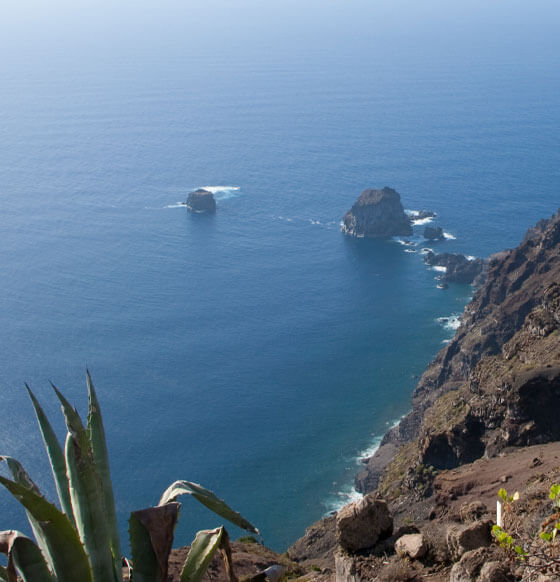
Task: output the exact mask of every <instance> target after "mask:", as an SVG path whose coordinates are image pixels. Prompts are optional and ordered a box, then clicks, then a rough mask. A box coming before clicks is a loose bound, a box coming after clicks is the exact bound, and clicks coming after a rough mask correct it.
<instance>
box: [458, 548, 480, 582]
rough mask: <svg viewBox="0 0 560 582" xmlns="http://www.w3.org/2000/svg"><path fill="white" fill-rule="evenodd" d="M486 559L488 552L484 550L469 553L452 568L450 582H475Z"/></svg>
mask: <svg viewBox="0 0 560 582" xmlns="http://www.w3.org/2000/svg"><path fill="white" fill-rule="evenodd" d="M486 558H487V556H486V551H485V550H483V549H478V550H472V551H470V552H467V553H466V554H464V555H463V557H462V558H461V560H460V561H459V562H457V563H456V564H454V565H453V568H451V573H450V575H449V582H475V581H476V580H477V578H478V574H479V573H480V570H481V569H482V566H483V565H484V562H485V560H486Z"/></svg>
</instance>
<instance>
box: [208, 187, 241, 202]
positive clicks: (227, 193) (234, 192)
mask: <svg viewBox="0 0 560 582" xmlns="http://www.w3.org/2000/svg"><path fill="white" fill-rule="evenodd" d="M202 189H203V190H208V192H212V194H214V198H216V200H227V199H228V198H236V197H237V196H239V190H241V187H240V186H202Z"/></svg>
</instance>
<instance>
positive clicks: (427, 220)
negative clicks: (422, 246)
mask: <svg viewBox="0 0 560 582" xmlns="http://www.w3.org/2000/svg"><path fill="white" fill-rule="evenodd" d="M433 220H434V217H433V216H426V218H418V219H416V220H414V219H413V220H412V224H413V226H421V225H422V224H428V223H430V222H433Z"/></svg>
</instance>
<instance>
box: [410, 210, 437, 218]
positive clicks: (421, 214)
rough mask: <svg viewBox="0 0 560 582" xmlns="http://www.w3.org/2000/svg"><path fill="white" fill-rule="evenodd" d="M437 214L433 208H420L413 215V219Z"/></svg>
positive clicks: (432, 216) (431, 216) (433, 216)
mask: <svg viewBox="0 0 560 582" xmlns="http://www.w3.org/2000/svg"><path fill="white" fill-rule="evenodd" d="M436 216H437V214H436V213H435V212H433V211H432V210H418V211H416V212H415V213H414V214H413V215H412V216H411V218H412V220H424V219H425V218H435V217H436Z"/></svg>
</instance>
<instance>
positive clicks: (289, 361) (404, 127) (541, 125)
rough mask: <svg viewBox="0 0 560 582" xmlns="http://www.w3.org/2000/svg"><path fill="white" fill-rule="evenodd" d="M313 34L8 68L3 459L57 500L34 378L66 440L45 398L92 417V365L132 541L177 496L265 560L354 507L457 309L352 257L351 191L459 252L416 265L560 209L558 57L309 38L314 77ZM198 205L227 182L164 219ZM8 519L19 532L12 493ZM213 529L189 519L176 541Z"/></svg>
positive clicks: (414, 280) (471, 250)
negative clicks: (411, 215)
mask: <svg viewBox="0 0 560 582" xmlns="http://www.w3.org/2000/svg"><path fill="white" fill-rule="evenodd" d="M470 25H471V27H472V26H474V25H472V23H471V24H470ZM411 26H412V25H411ZM475 29H476V27H475V28H473V30H475ZM302 38H303V36H302V37H301V38H300V37H298V36H297V35H296V38H295V48H294V47H293V46H292V47H291V48H288V49H286V50H271V51H270V52H268V53H267V52H266V51H265V52H261V51H258V50H248V49H247V50H242V49H240V48H239V46H243V45H242V43H238V44H235V45H234V46H233V48H232V50H226V49H224V46H223V45H221V44H220V45H219V46H217V47H216V49H215V50H213V49H212V46H211V45H209V44H207V43H203V44H202V46H198V45H197V44H196V43H194V44H193V46H190V47H189V51H184V53H182V52H181V51H178V50H176V51H173V52H172V54H170V55H166V58H163V56H162V54H159V53H156V54H142V57H141V58H136V59H135V58H131V57H130V54H129V53H127V52H126V51H124V52H123V54H116V55H112V56H111V58H109V56H107V54H104V53H103V54H99V55H98V57H97V58H96V59H90V60H87V61H83V60H81V59H82V57H81V56H80V55H78V56H76V57H73V56H72V55H69V54H64V55H62V56H61V55H57V56H56V57H48V58H47V57H45V58H42V57H41V55H39V56H38V55H36V54H31V53H30V54H27V53H26V54H20V55H17V57H16V56H14V57H13V58H11V59H8V60H7V62H5V63H3V65H2V92H1V93H0V111H1V114H2V116H1V119H0V140H1V141H0V148H1V156H0V196H1V213H0V237H1V241H2V245H1V249H0V253H1V255H0V256H1V260H2V294H1V295H0V322H1V324H2V325H1V326H0V342H1V346H2V349H1V350H0V443H1V450H0V453H2V454H10V455H12V456H15V457H17V458H18V459H20V460H21V461H22V462H23V463H24V464H25V465H26V466H28V467H29V468H30V472H31V473H32V476H33V477H34V478H35V479H36V480H37V482H38V483H39V484H40V485H41V487H42V488H44V490H45V491H46V492H47V493H48V494H49V495H53V487H52V485H50V475H49V471H48V467H47V464H46V461H45V458H44V453H43V450H42V445H41V442H40V438H39V436H38V434H37V430H36V426H35V421H34V417H33V414H32V410H31V406H30V404H29V403H28V400H27V396H26V394H25V390H24V382H28V383H29V384H30V385H31V386H32V388H33V389H34V390H35V392H36V393H37V395H38V396H39V397H40V399H41V400H42V402H43V403H44V405H45V408H46V409H47V411H48V412H49V413H50V414H51V416H52V417H53V421H54V422H57V423H59V424H61V423H62V419H61V415H60V413H59V411H58V407H57V405H56V403H55V399H54V398H53V395H52V394H51V392H50V388H49V384H48V382H49V380H52V381H53V382H54V383H55V384H57V386H58V387H59V388H60V389H61V390H62V391H63V392H64V393H65V394H66V395H67V396H68V397H69V398H70V400H71V401H72V402H74V403H75V404H76V405H77V406H78V408H79V410H80V411H82V412H85V408H86V396H85V394H86V393H85V368H86V366H88V367H89V368H90V370H91V372H92V375H93V378H94V381H95V383H96V385H97V389H98V394H99V396H100V399H101V405H102V409H103V413H104V417H105V422H106V428H107V434H108V441H109V448H110V453H111V459H112V468H113V477H114V484H115V489H116V496H117V503H118V511H119V519H120V520H121V526H122V530H123V532H125V530H126V527H127V526H126V519H127V516H128V514H129V512H130V511H131V510H133V509H138V508H141V507H144V506H147V505H149V504H152V503H155V502H156V501H157V500H158V498H159V495H160V494H161V492H162V491H163V489H165V487H166V486H167V485H168V484H169V483H171V482H172V481H173V480H175V479H179V478H182V479H188V480H193V481H196V482H200V483H202V484H205V485H207V486H208V487H210V488H212V489H214V490H215V491H216V492H217V493H218V494H219V495H220V496H222V497H224V498H226V499H227V500H228V501H229V502H230V503H231V505H233V506H234V507H236V508H237V509H239V510H240V511H241V512H242V513H243V514H244V515H245V516H246V517H247V518H249V519H250V520H251V521H253V522H254V523H255V524H256V525H257V526H258V527H259V528H260V529H261V531H262V533H263V536H264V539H265V542H266V543H267V544H268V545H271V546H272V547H274V548H276V549H285V548H286V547H287V545H289V544H290V543H291V542H293V541H294V540H295V539H296V538H297V537H298V536H299V535H301V534H303V531H304V529H305V527H306V526H307V525H309V524H310V523H311V522H313V521H314V520H316V519H318V518H320V517H321V516H322V515H324V514H325V513H327V512H328V511H331V510H333V509H334V508H336V507H338V506H340V504H341V503H343V502H344V501H346V500H348V499H349V498H350V497H351V495H352V488H351V485H352V480H353V477H354V475H355V473H356V471H357V470H358V469H359V464H358V461H357V459H359V458H360V457H361V456H363V455H364V452H365V451H367V450H371V449H372V447H373V446H374V445H375V443H376V442H377V440H378V437H379V436H380V435H381V434H382V433H383V432H384V430H386V428H387V427H388V426H389V425H390V424H391V423H392V422H394V421H395V420H397V419H398V418H399V417H400V416H402V415H403V414H405V413H406V412H407V410H408V409H409V399H410V394H411V392H412V390H413V388H414V385H415V382H416V378H417V376H418V375H420V374H421V372H422V370H423V369H424V367H425V366H426V365H427V363H428V362H429V361H430V360H431V359H432V358H433V357H434V356H435V354H436V353H437V351H438V350H439V349H440V348H441V347H442V345H443V343H442V342H444V341H445V340H446V339H448V338H449V337H450V335H451V334H452V333H453V331H450V330H449V329H446V328H445V327H444V326H443V325H442V323H441V321H438V318H440V317H444V316H449V315H452V314H459V313H460V312H461V311H462V309H463V307H464V305H465V302H466V301H467V300H468V298H469V297H470V296H471V295H472V290H471V288H470V287H466V286H451V288H450V289H448V290H445V291H442V290H440V289H437V288H436V281H435V279H434V277H435V276H436V275H437V273H435V272H434V271H432V270H429V269H427V268H426V267H425V266H424V265H423V262H422V257H421V255H420V253H419V252H416V253H413V252H406V248H407V247H405V246H403V245H401V244H399V243H398V242H396V241H367V240H355V239H349V238H347V237H344V236H343V235H342V234H341V232H340V227H339V222H340V219H341V217H342V215H343V214H344V213H345V212H346V210H348V208H349V207H350V206H351V205H352V203H353V201H354V199H355V198H356V197H357V196H358V195H359V193H360V192H361V191H362V190H363V189H364V188H367V187H375V188H380V187H383V186H385V185H389V186H392V187H393V188H395V189H397V190H398V191H399V192H400V194H401V196H402V200H403V204H404V206H405V208H408V209H424V208H427V209H431V210H435V211H436V212H437V213H438V218H437V221H436V223H437V224H440V225H442V226H443V227H444V229H445V230H446V232H448V233H450V234H451V235H453V236H454V237H455V238H454V239H453V238H450V239H448V240H446V241H444V242H441V243H434V244H431V245H429V246H431V247H433V248H436V247H437V249H436V250H441V251H443V250H445V251H450V252H464V253H466V254H469V255H475V256H487V255H488V254H490V253H492V252H495V251H498V250H501V249H503V248H505V247H512V246H515V245H516V244H517V243H518V242H519V241H520V239H521V238H522V236H523V234H524V232H525V230H526V229H527V228H528V227H529V226H531V225H532V224H534V223H535V222H536V221H537V220H538V219H540V218H542V217H545V216H549V215H550V214H552V212H554V211H555V210H556V208H557V207H558V206H559V205H560V204H559V202H560V196H559V191H560V189H559V186H560V155H559V152H560V150H559V145H560V144H559V141H560V139H559V135H560V133H559V129H560V106H559V100H558V95H559V94H560V69H559V67H558V66H557V65H558V53H554V52H550V46H551V43H552V46H555V47H556V48H557V44H558V41H557V40H554V41H550V42H549V43H548V44H546V43H539V42H536V41H535V42H533V43H532V44H531V43H528V47H526V50H521V49H519V50H517V51H515V50H514V51H513V52H511V51H510V50H505V49H504V50H498V49H499V42H498V41H499V39H498V40H497V41H496V43H497V46H498V48H496V46H486V45H485V46H484V47H483V48H482V49H481V50H480V51H469V50H467V49H469V47H470V48H471V49H472V47H471V45H465V46H461V47H459V48H457V49H456V50H455V51H446V50H439V48H438V47H437V46H434V47H430V46H425V47H424V48H423V50H420V51H418V50H415V48H414V47H413V46H404V47H402V46H401V47H400V49H399V51H395V52H391V51H386V52H379V50H378V49H379V46H378V44H375V43H373V44H372V46H371V48H370V49H368V46H369V45H368V43H367V42H365V40H364V41H363V42H360V43H356V44H352V43H350V44H348V43H346V42H342V40H341V42H340V44H338V43H337V41H336V37H335V39H334V40H333V37H332V36H331V37H329V41H328V42H327V41H326V40H325V43H324V46H323V45H322V44H321V42H322V41H321V39H322V38H323V37H322V36H321V35H320V34H316V35H315V36H314V37H313V38H315V40H316V41H317V43H316V44H315V45H314V46H313V49H312V50H311V49H310V50H308V51H307V52H305V54H304V56H302V54H301V52H299V51H298V50H296V49H297V47H298V46H300V47H301V46H303V44H302V43H303V40H302ZM298 39H299V40H298ZM529 40H531V39H529ZM533 40H534V39H533ZM275 42H276V41H275V39H272V40H270V46H272V47H274V46H275V44H274V43H275ZM278 42H279V41H278ZM298 42H299V43H300V44H299V45H298ZM267 46H268V45H267ZM306 46H307V45H306ZM512 46H514V45H512ZM308 48H309V47H308ZM424 49H425V50H424ZM204 186H215V187H218V186H222V187H228V188H226V189H219V190H217V193H216V196H217V201H218V211H217V213H216V215H215V216H205V215H192V214H189V213H188V212H187V211H186V209H185V208H184V207H180V206H178V204H177V203H178V202H180V201H184V200H185V199H186V196H187V193H188V191H189V190H191V189H194V188H197V187H204ZM422 228H423V227H416V234H417V237H416V238H415V239H414V240H415V241H416V242H417V243H418V246H417V247H415V249H416V250H417V251H419V250H420V248H421V247H422V246H424V244H425V243H424V242H423V241H422V237H421V236H420V235H421V232H422ZM61 434H62V433H61ZM0 515H1V516H2V522H1V523H0V529H8V528H11V527H18V528H22V529H25V525H24V517H23V512H22V511H21V510H20V509H19V508H18V507H17V506H16V503H15V502H14V501H13V500H12V499H10V498H9V496H8V494H7V493H1V492H0ZM218 523H219V520H217V519H216V518H214V517H213V516H212V515H211V514H209V513H208V512H207V511H206V510H204V509H199V508H198V507H196V506H195V505H194V502H193V501H192V500H189V499H186V500H185V504H184V507H183V514H182V521H181V525H180V527H179V529H178V533H177V540H176V541H177V543H187V542H189V541H190V539H191V538H192V535H193V533H194V531H195V530H196V529H200V528H203V527H211V526H214V525H217V524H218ZM238 534H239V532H235V534H234V535H238Z"/></svg>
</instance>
